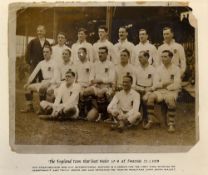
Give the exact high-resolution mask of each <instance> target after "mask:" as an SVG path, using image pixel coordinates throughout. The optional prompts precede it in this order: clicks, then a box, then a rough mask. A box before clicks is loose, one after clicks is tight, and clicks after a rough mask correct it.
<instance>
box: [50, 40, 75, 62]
mask: <svg viewBox="0 0 208 175" xmlns="http://www.w3.org/2000/svg"><path fill="white" fill-rule="evenodd" d="M65 49H69V50H71V49H70V48H69V47H68V46H66V45H63V46H60V45H59V44H56V45H55V46H53V47H52V56H51V57H52V59H54V63H55V64H59V65H61V64H62V63H63V58H62V54H63V51H64V50H65Z"/></svg>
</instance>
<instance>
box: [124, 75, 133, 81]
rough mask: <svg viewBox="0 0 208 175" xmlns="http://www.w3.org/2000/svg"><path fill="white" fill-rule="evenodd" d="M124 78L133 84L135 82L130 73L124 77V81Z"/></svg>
mask: <svg viewBox="0 0 208 175" xmlns="http://www.w3.org/2000/svg"><path fill="white" fill-rule="evenodd" d="M124 78H129V79H130V80H131V83H132V82H133V77H132V76H131V75H129V74H128V73H127V74H126V75H124V76H123V79H124Z"/></svg>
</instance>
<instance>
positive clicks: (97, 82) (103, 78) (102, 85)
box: [84, 46, 115, 121]
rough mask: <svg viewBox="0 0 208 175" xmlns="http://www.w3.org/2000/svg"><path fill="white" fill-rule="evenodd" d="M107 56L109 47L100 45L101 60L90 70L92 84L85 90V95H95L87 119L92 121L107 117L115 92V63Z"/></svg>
mask: <svg viewBox="0 0 208 175" xmlns="http://www.w3.org/2000/svg"><path fill="white" fill-rule="evenodd" d="M107 56H108V48H107V47H105V46H104V47H100V48H99V60H98V61H96V62H95V63H94V64H93V66H92V71H91V72H90V82H91V86H90V87H88V88H86V89H85V90H84V94H85V96H94V100H93V107H92V109H91V110H90V111H89V112H88V114H87V119H88V120H91V121H94V120H97V121H98V120H99V119H102V120H105V119H107V106H108V104H109V101H110V100H111V98H112V94H113V92H114V91H113V89H114V86H115V71H114V65H113V63H112V62H111V61H109V60H107ZM99 114H100V115H99Z"/></svg>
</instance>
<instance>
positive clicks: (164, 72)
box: [144, 50, 181, 132]
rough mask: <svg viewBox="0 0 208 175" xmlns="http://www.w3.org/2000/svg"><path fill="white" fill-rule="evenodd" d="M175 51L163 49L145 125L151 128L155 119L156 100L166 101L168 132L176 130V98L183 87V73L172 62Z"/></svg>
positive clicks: (148, 102) (149, 100) (150, 96)
mask: <svg viewBox="0 0 208 175" xmlns="http://www.w3.org/2000/svg"><path fill="white" fill-rule="evenodd" d="M172 57H173V53H172V52H171V51H170V50H164V51H162V54H161V58H162V63H163V64H161V65H160V66H159V67H158V69H157V72H156V75H155V82H154V85H153V89H154V90H155V91H154V92H153V93H152V94H151V95H149V97H148V100H147V112H148V123H147V124H146V125H145V126H144V128H145V129H149V128H150V127H151V126H152V124H153V123H154V121H153V120H152V118H153V117H154V105H155V102H162V101H164V102H165V104H166V105H167V107H168V109H167V125H168V132H175V111H176V99H177V97H178V92H179V91H180V88H181V78H180V76H181V74H180V69H179V67H178V66H176V65H174V64H173V63H172V62H171V59H172Z"/></svg>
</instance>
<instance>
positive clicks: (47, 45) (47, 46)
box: [43, 44, 52, 52]
mask: <svg viewBox="0 0 208 175" xmlns="http://www.w3.org/2000/svg"><path fill="white" fill-rule="evenodd" d="M44 48H48V49H49V50H50V51H51V52H52V48H51V46H50V45H49V44H46V45H44V46H43V49H44Z"/></svg>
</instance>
